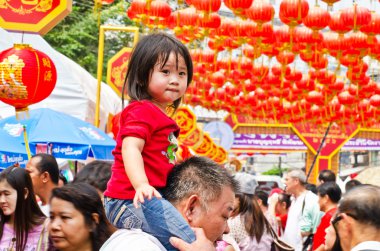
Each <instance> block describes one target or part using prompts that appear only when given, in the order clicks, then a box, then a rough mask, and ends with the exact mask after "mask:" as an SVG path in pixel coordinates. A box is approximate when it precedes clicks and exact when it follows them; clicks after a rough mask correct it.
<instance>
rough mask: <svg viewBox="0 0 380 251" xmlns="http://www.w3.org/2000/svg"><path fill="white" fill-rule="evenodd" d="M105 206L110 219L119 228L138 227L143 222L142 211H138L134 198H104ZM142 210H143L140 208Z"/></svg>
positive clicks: (139, 227)
mask: <svg viewBox="0 0 380 251" xmlns="http://www.w3.org/2000/svg"><path fill="white" fill-rule="evenodd" d="M104 207H105V211H106V216H107V218H108V220H109V221H110V222H111V223H112V224H113V225H114V226H115V227H117V228H126V229H131V228H138V229H141V226H142V224H143V221H142V219H141V218H142V217H141V216H142V212H140V213H139V212H136V208H135V207H134V206H133V201H132V200H119V199H113V198H109V197H105V198H104ZM140 211H141V210H140Z"/></svg>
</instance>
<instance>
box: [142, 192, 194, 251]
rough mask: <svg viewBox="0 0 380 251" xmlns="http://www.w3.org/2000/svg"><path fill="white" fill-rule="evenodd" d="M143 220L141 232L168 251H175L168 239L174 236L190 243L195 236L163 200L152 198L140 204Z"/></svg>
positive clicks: (175, 210) (180, 217) (182, 219)
mask: <svg viewBox="0 0 380 251" xmlns="http://www.w3.org/2000/svg"><path fill="white" fill-rule="evenodd" d="M141 208H142V212H143V214H144V218H145V219H144V220H143V224H142V230H143V231H144V232H146V233H149V234H151V235H153V236H154V237H156V238H157V239H158V240H159V241H160V242H161V243H162V245H163V246H164V247H165V248H166V249H167V250H168V251H171V250H177V249H175V248H174V247H173V246H172V245H171V244H170V242H169V238H170V237H172V236H176V237H179V238H181V239H182V240H184V241H186V242H188V243H192V242H193V241H195V234H194V232H193V230H192V229H191V228H190V226H189V224H188V223H187V222H186V221H185V219H184V218H183V216H182V215H181V214H180V213H179V212H178V211H177V209H176V208H175V207H174V206H173V205H172V204H171V203H170V202H168V201H167V200H165V199H157V198H155V197H153V198H152V199H151V200H145V202H144V203H143V204H141Z"/></svg>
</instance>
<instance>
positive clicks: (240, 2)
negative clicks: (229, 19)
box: [224, 0, 253, 15]
mask: <svg viewBox="0 0 380 251" xmlns="http://www.w3.org/2000/svg"><path fill="white" fill-rule="evenodd" d="M252 2H253V0H224V4H225V5H226V6H227V7H228V8H229V9H231V10H232V11H233V12H234V13H235V14H237V15H241V14H242V13H243V12H244V10H246V9H248V8H249V7H250V6H251V5H252Z"/></svg>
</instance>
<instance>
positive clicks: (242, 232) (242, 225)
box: [228, 174, 273, 251]
mask: <svg viewBox="0 0 380 251" xmlns="http://www.w3.org/2000/svg"><path fill="white" fill-rule="evenodd" d="M250 176H251V175H249V174H246V175H239V176H235V179H237V180H238V182H239V183H240V192H241V193H240V194H236V205H235V206H234V207H235V209H234V216H232V217H231V218H230V219H229V220H228V226H229V227H230V233H229V235H231V236H232V237H233V238H234V239H235V241H236V242H237V243H238V245H239V248H240V250H241V251H248V250H257V251H261V250H263V251H267V250H271V245H272V242H273V237H272V235H271V233H270V228H271V226H270V224H269V222H268V220H267V219H266V218H265V216H264V214H263V212H262V211H261V209H260V206H259V204H258V203H257V201H256V199H255V198H254V192H255V189H254V188H255V187H256V185H255V182H256V181H255V180H254V178H251V177H250Z"/></svg>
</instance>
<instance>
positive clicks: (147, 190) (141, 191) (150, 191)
mask: <svg viewBox="0 0 380 251" xmlns="http://www.w3.org/2000/svg"><path fill="white" fill-rule="evenodd" d="M153 196H154V197H157V198H159V199H161V198H162V196H161V194H160V193H159V192H158V191H157V190H156V189H155V188H154V187H152V186H151V185H149V184H148V183H143V184H141V185H139V186H138V187H137V188H136V194H135V197H134V198H133V205H134V206H135V208H138V207H139V204H138V203H139V202H140V203H144V197H145V198H148V200H151V199H152V197H153Z"/></svg>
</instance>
